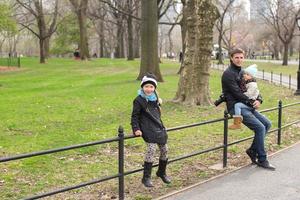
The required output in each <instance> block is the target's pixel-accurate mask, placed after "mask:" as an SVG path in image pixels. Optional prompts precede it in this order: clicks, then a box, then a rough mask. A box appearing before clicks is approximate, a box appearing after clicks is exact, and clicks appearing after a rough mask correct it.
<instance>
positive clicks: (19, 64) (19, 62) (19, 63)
mask: <svg viewBox="0 0 300 200" xmlns="http://www.w3.org/2000/svg"><path fill="white" fill-rule="evenodd" d="M18 67H19V68H20V67H21V58H20V56H19V57H18Z"/></svg>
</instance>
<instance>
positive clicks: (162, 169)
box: [156, 160, 171, 184]
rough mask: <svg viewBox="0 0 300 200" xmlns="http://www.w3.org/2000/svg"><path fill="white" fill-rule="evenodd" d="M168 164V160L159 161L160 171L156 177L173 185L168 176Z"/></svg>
mask: <svg viewBox="0 0 300 200" xmlns="http://www.w3.org/2000/svg"><path fill="white" fill-rule="evenodd" d="M167 164H168V160H159V164H158V170H157V172H156V175H157V176H158V177H160V178H161V180H162V181H163V182H164V183H166V184H169V183H171V180H170V178H169V177H168V176H167V175H166V168H167Z"/></svg>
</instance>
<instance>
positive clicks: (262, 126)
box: [232, 108, 271, 162]
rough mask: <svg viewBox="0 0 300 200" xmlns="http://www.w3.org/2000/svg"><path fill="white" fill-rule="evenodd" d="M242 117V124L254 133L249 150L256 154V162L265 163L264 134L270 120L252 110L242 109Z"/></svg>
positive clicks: (269, 125) (268, 127) (267, 129)
mask: <svg viewBox="0 0 300 200" xmlns="http://www.w3.org/2000/svg"><path fill="white" fill-rule="evenodd" d="M232 111H233V110H232ZM242 116H243V124H245V125H246V126H247V127H248V128H249V129H251V130H253V131H254V133H255V135H254V139H253V142H252V145H251V147H250V149H251V150H253V151H254V152H256V153H257V154H258V161H260V162H262V161H265V160H266V159H267V154H266V151H265V142H264V141H265V135H266V133H267V132H268V131H269V129H270V128H271V122H270V120H269V119H268V118H267V117H265V116H264V115H262V114H260V113H259V112H257V111H256V110H254V109H253V110H249V109H247V108H246V109H244V108H242Z"/></svg>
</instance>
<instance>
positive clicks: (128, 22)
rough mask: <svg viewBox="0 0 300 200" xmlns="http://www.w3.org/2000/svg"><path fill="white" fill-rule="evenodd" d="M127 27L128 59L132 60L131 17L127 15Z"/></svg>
mask: <svg viewBox="0 0 300 200" xmlns="http://www.w3.org/2000/svg"><path fill="white" fill-rule="evenodd" d="M127 26H128V27H127V28H128V30H127V31H128V58H127V59H128V60H134V55H133V30H132V29H133V27H132V18H131V17H130V16H129V17H128V19H127Z"/></svg>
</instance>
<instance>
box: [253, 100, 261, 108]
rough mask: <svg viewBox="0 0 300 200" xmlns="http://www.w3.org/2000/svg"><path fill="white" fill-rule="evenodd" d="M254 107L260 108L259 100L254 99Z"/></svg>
mask: <svg viewBox="0 0 300 200" xmlns="http://www.w3.org/2000/svg"><path fill="white" fill-rule="evenodd" d="M253 107H254V108H255V109H257V108H259V107H260V102H259V101H257V100H256V101H254V103H253Z"/></svg>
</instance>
